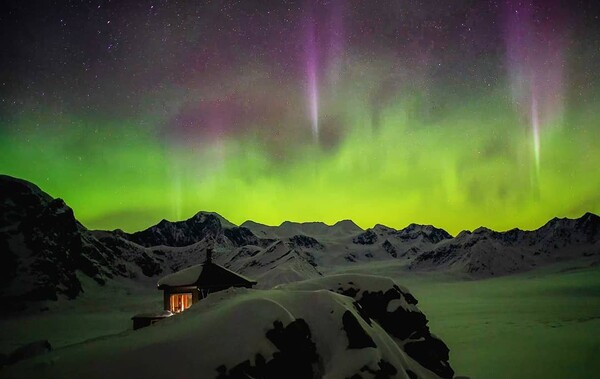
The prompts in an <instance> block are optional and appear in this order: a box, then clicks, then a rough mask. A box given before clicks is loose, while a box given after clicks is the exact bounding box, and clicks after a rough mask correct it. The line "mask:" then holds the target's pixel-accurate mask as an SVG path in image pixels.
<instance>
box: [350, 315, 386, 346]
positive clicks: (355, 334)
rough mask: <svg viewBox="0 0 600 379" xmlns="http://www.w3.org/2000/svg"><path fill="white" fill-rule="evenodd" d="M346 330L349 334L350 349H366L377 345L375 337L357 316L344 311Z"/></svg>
mask: <svg viewBox="0 0 600 379" xmlns="http://www.w3.org/2000/svg"><path fill="white" fill-rule="evenodd" d="M342 322H343V324H344V330H345V331H346V335H347V336H348V349H364V348H366V347H377V345H375V342H373V339H372V338H371V337H369V335H368V334H367V332H365V330H364V329H363V328H362V326H361V325H360V323H359V322H358V320H357V319H356V317H354V315H353V314H352V313H351V312H350V311H346V312H344V315H343V316H342Z"/></svg>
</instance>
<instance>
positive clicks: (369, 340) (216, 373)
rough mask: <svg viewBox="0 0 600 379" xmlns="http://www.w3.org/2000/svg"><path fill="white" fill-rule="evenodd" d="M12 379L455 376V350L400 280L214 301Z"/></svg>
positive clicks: (26, 365)
mask: <svg viewBox="0 0 600 379" xmlns="http://www.w3.org/2000/svg"><path fill="white" fill-rule="evenodd" d="M3 374H6V376H7V377H11V378H28V377H38V378H45V377H85V378H88V379H92V378H107V377H128V378H147V377H176V378H220V379H225V378H249V377H252V378H321V377H327V378H452V377H453V371H452V369H451V367H450V365H449V363H448V348H447V347H446V345H445V344H444V343H443V342H442V341H440V340H439V339H437V338H435V337H434V336H432V335H431V333H430V332H429V329H428V327H427V319H426V318H425V315H424V314H423V313H421V312H420V311H419V309H418V307H417V301H416V299H415V298H414V297H413V296H412V295H411V294H410V292H409V291H408V290H407V289H406V288H403V287H400V286H398V285H397V284H396V283H394V282H393V281H392V280H391V279H387V278H381V277H374V276H364V275H340V276H331V277H327V278H319V279H314V280H310V281H305V282H299V283H296V284H293V285H285V286H279V287H277V288H276V289H272V290H248V289H230V290H227V291H223V292H219V293H214V294H211V295H210V296H208V298H206V299H204V300H202V301H200V302H198V303H196V304H194V305H193V306H192V307H191V308H190V309H189V310H187V311H186V312H183V313H182V314H180V315H176V316H173V317H171V318H169V319H166V320H164V321H161V322H159V323H156V324H154V325H153V326H150V327H147V328H144V329H141V330H139V331H135V332H134V331H131V332H125V333H123V334H121V335H118V336H113V337H106V338H101V339H97V340H93V341H89V342H86V343H83V344H78V345H73V346H70V347H67V348H64V349H58V350H55V351H53V352H51V353H49V354H47V355H44V356H40V357H36V358H33V359H31V360H29V361H24V362H21V363H19V364H16V365H14V366H10V367H8V368H5V370H4V371H3Z"/></svg>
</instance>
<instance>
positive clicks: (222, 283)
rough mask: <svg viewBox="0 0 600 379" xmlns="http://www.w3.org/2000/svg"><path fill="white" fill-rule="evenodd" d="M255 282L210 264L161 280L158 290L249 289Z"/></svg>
mask: <svg viewBox="0 0 600 379" xmlns="http://www.w3.org/2000/svg"><path fill="white" fill-rule="evenodd" d="M254 284H256V281H255V280H252V279H249V278H247V277H245V276H243V275H240V274H237V273H235V272H233V271H231V270H228V269H226V268H225V267H223V266H221V265H218V264H216V263H212V262H205V263H201V264H197V265H194V266H190V267H188V268H185V269H183V270H181V271H177V272H175V273H172V274H170V275H167V276H165V277H163V278H161V279H160V280H159V281H158V288H159V289H163V288H165V287H198V288H215V287H250V286H252V285H254Z"/></svg>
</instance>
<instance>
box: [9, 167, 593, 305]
mask: <svg viewBox="0 0 600 379" xmlns="http://www.w3.org/2000/svg"><path fill="white" fill-rule="evenodd" d="M0 186H1V187H2V189H3V191H2V194H1V195H0V210H2V214H1V216H0V247H2V249H1V250H2V252H3V254H2V256H0V259H2V262H0V263H1V264H0V266H1V267H2V273H0V274H1V275H0V277H1V278H2V280H1V281H0V298H2V299H5V298H9V299H20V298H23V299H25V300H35V301H37V300H54V299H56V298H57V297H59V296H66V297H68V298H74V297H77V296H78V295H79V294H80V293H81V292H83V291H84V288H83V287H82V285H81V283H80V281H79V280H78V279H77V276H76V273H77V272H81V273H83V274H85V275H87V276H89V277H90V278H92V279H94V281H95V282H96V283H97V284H98V285H103V284H104V283H105V282H106V281H107V280H111V279H114V278H116V277H124V278H128V279H134V280H138V279H143V278H149V279H156V278H158V276H159V275H166V274H168V273H171V272H174V271H177V270H180V269H183V268H185V267H188V266H190V265H193V264H197V263H200V262H202V261H203V260H204V259H205V257H206V250H207V249H208V248H212V249H213V250H214V259H215V261H216V262H217V263H220V264H222V265H224V266H226V267H228V268H231V269H233V270H236V271H239V272H240V273H242V274H244V275H247V276H250V277H253V278H255V279H258V281H259V286H262V287H263V288H270V287H271V286H273V285H277V284H280V283H283V282H289V281H296V280H302V279H307V278H314V277H319V276H321V275H322V272H321V270H322V269H327V268H333V267H337V266H339V265H348V264H353V263H355V262H371V261H386V260H394V261H397V262H398V263H399V266H398V267H400V268H399V269H406V270H410V271H416V272H420V271H448V272H455V273H460V274H461V275H462V274H464V275H468V276H471V277H473V278H487V277H491V276H498V275H507V274H511V273H516V272H522V271H527V270H531V269H534V268H536V267H540V266H543V265H546V264H552V263H556V262H560V261H565V260H577V259H591V260H597V259H598V257H600V217H599V216H598V215H596V214H593V213H591V212H586V213H585V214H584V215H583V216H581V217H579V218H575V219H570V218H557V217H555V218H553V219H551V220H549V221H548V222H546V223H545V224H544V225H542V226H541V227H540V228H538V229H535V230H520V229H516V228H515V229H510V230H507V231H501V232H498V231H494V230H491V229H488V228H485V227H479V228H477V229H475V230H473V231H472V232H471V231H462V232H460V233H459V234H458V235H456V236H454V237H453V236H452V235H450V234H449V233H448V232H446V231H445V230H443V229H441V228H436V227H435V226H432V225H420V224H414V223H412V224H409V225H407V226H406V227H405V228H403V229H394V228H390V227H387V226H385V225H382V224H375V225H374V226H373V228H368V229H366V230H363V229H362V228H360V227H359V226H358V225H356V224H355V223H354V222H352V221H351V220H341V221H338V222H336V223H335V224H333V225H327V224H325V223H322V222H312V223H297V222H290V221H288V222H283V223H282V224H281V225H279V226H268V225H263V224H259V223H256V222H253V221H245V222H244V223H242V224H241V225H240V226H237V225H235V224H234V223H231V222H229V221H228V220H227V219H225V218H224V217H222V216H220V215H219V214H217V213H215V212H204V211H200V212H197V213H196V214H195V215H193V216H192V217H190V218H188V219H187V220H182V221H173V222H172V221H167V220H161V221H160V222H159V223H157V224H156V225H153V226H151V227H149V228H146V229H144V230H141V231H138V232H134V233H127V232H124V231H122V230H119V229H116V230H112V231H106V230H88V229H87V228H85V226H83V225H82V224H81V223H80V222H79V221H77V219H76V218H75V216H74V214H73V211H72V209H71V208H69V207H68V205H67V204H65V203H64V201H62V200H61V199H58V198H57V199H54V198H52V197H51V196H50V195H48V194H47V193H45V192H43V190H41V189H40V188H39V187H38V186H36V185H35V184H33V183H30V182H27V181H24V180H21V179H16V178H12V177H9V176H6V175H2V176H0Z"/></svg>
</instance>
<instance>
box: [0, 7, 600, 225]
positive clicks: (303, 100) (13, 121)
mask: <svg viewBox="0 0 600 379" xmlns="http://www.w3.org/2000/svg"><path fill="white" fill-rule="evenodd" d="M34 3H36V2H22V1H8V2H3V3H2V5H1V6H0V7H2V9H1V12H0V21H1V22H0V24H1V25H2V36H3V37H2V40H3V41H4V43H3V47H2V62H3V63H2V68H1V69H0V85H1V87H0V88H1V89H0V116H1V118H0V172H2V173H6V174H9V175H13V176H17V177H21V178H24V179H27V180H30V181H32V182H34V183H36V184H37V185H39V186H40V187H41V188H42V189H44V190H45V191H47V192H49V193H50V194H51V195H53V196H56V197H61V198H63V199H65V201H66V202H67V203H68V204H69V205H70V206H71V207H72V208H73V209H74V211H75V214H76V216H77V218H78V219H79V220H80V221H82V222H83V223H84V224H85V225H86V226H87V227H90V228H107V229H114V228H122V229H125V230H127V231H133V230H138V229H141V228H144V227H147V226H150V225H152V224H154V223H156V222H157V221H159V220H160V219H162V218H166V219H170V220H177V219H183V218H187V217H189V216H191V215H193V214H194V213H196V212H197V211H199V210H209V211H215V212H218V213H219V214H221V215H223V216H224V217H225V218H227V219H229V220H231V221H232V222H236V223H241V222H243V221H245V220H246V219H252V220H254V221H257V222H262V223H267V224H279V223H281V222H282V221H284V220H292V221H315V220H319V221H324V222H327V223H334V222H336V221H338V220H341V219H346V218H349V219H352V220H354V221H355V222H356V223H357V224H359V225H360V226H362V227H365V228H366V227H371V226H373V224H375V223H383V224H386V225H389V226H393V227H403V226H405V225H407V224H408V223H411V222H416V223H426V224H434V225H436V226H438V227H442V228H444V229H446V230H448V231H449V232H451V233H453V234H456V233H457V232H459V231H460V230H462V229H473V228H476V227H478V226H480V225H485V226H488V227H491V228H494V229H500V230H502V229H507V228H511V227H520V228H526V229H528V228H535V227H538V226H540V225H541V224H543V223H544V222H545V221H547V220H548V219H550V218H552V217H554V216H560V217H562V216H568V217H578V216H581V215H582V214H583V213H584V212H587V211H591V212H595V213H599V212H600V165H599V163H600V80H599V79H600V77H599V74H598V68H599V67H600V66H599V62H600V59H599V58H600V30H599V29H600V20H599V19H598V17H599V14H600V13H599V11H598V5H597V4H596V2H594V1H566V0H564V1H533V2H525V1H515V0H507V1H451V2H449V1H415V0H410V1H409V0H407V1H342V0H330V1H202V2H197V3H192V2H180V3H177V2H170V1H152V2H136V3H135V4H134V3H133V2H117V1H114V2H109V1H90V2H85V3H82V4H77V3H74V2H73V3H62V2H48V3H44V5H43V6H41V5H40V4H34Z"/></svg>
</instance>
